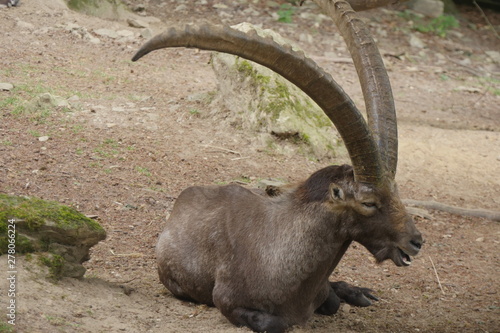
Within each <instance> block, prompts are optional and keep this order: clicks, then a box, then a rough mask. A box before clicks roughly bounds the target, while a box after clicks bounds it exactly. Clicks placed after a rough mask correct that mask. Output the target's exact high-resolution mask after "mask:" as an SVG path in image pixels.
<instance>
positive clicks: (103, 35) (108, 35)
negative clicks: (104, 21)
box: [94, 29, 120, 39]
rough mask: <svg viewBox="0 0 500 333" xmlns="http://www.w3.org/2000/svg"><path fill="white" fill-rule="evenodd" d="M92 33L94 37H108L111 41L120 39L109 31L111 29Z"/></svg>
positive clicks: (116, 34)
mask: <svg viewBox="0 0 500 333" xmlns="http://www.w3.org/2000/svg"><path fill="white" fill-rule="evenodd" d="M94 33H95V34H96V35H99V36H102V37H109V38H112V39H116V38H118V37H120V36H119V35H118V33H117V32H116V31H114V30H111V29H96V30H94Z"/></svg>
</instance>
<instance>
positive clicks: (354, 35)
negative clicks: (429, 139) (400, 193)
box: [314, 0, 398, 178]
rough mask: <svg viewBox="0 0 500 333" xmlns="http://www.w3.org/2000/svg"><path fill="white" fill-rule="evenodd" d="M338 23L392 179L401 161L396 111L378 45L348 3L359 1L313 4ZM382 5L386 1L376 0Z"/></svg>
mask: <svg viewBox="0 0 500 333" xmlns="http://www.w3.org/2000/svg"><path fill="white" fill-rule="evenodd" d="M314 2H316V4H317V5H318V6H319V7H321V8H322V9H323V10H324V11H325V12H326V13H327V14H328V15H329V16H330V17H331V18H332V19H333V21H334V22H335V24H336V25H337V27H338V28H339V30H340V33H341V34H342V37H343V38H344V40H345V42H346V44H347V47H348V48H349V52H350V53H351V56H352V58H353V61H354V65H355V67H356V71H357V72H358V76H359V80H360V82H361V89H362V90H363V96H364V99H365V104H366V112H367V116H368V124H369V127H370V129H371V130H372V133H373V136H374V139H375V142H376V143H377V146H378V148H379V151H380V154H381V159H382V161H383V163H384V164H385V166H386V168H387V170H388V171H389V174H390V175H391V177H392V178H394V177H395V174H396V167H397V161H398V134H397V122H396V111H395V108H394V99H393V96H392V90H391V84H390V82H389V77H388V75H387V71H386V69H385V66H384V62H383V61H382V57H381V56H380V53H379V51H378V48H377V45H376V44H375V41H374V40H373V38H372V37H371V35H370V32H369V30H368V28H367V27H366V25H365V24H364V22H363V21H362V20H361V19H360V18H359V17H358V15H357V14H356V12H354V10H353V9H352V8H351V6H350V5H349V3H353V4H354V3H360V1H358V0H347V1H345V0H314ZM371 2H372V3H373V4H376V5H380V3H382V2H383V1H381V0H373V1H371Z"/></svg>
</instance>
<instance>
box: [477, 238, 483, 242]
mask: <svg viewBox="0 0 500 333" xmlns="http://www.w3.org/2000/svg"><path fill="white" fill-rule="evenodd" d="M476 242H484V237H479V238H476Z"/></svg>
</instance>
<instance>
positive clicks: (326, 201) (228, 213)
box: [133, 0, 423, 332]
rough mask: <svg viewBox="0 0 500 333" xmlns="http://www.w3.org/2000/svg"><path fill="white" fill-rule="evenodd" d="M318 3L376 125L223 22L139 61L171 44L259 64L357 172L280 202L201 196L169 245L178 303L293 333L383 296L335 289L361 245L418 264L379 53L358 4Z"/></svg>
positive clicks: (340, 169) (298, 67) (168, 232)
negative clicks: (334, 276)
mask: <svg viewBox="0 0 500 333" xmlns="http://www.w3.org/2000/svg"><path fill="white" fill-rule="evenodd" d="M351 1H353V2H355V3H359V1H357V0H351ZM316 2H317V3H318V4H319V5H320V6H321V7H322V8H323V9H324V10H325V11H326V12H327V13H329V14H330V16H331V17H332V18H333V20H334V21H335V23H336V24H337V26H338V27H339V30H340V32H341V34H342V35H343V37H344V39H345V40H346V42H347V45H348V48H349V50H350V52H351V55H352V57H353V60H354V64H355V66H356V70H357V72H358V76H359V78H360V82H361V86H362V90H363V94H364V98H365V102H366V108H367V110H366V113H367V117H368V121H367V122H366V121H365V120H364V118H363V116H362V115H361V113H360V112H359V110H358V109H357V108H356V106H355V105H354V103H353V102H352V100H351V99H350V98H349V96H347V95H346V94H345V93H344V91H343V90H342V88H341V87H340V86H339V85H338V84H337V83H336V82H335V81H334V80H333V79H332V77H331V76H330V75H329V74H328V73H325V72H324V71H323V70H322V69H321V68H319V67H318V66H317V65H316V64H315V63H314V62H313V61H312V60H310V59H308V58H306V57H305V56H304V54H303V53H301V52H295V51H293V50H292V48H291V47H287V46H280V45H278V44H277V43H275V42H274V41H273V40H272V39H266V38H262V37H259V36H258V35H257V34H256V33H252V32H250V33H243V32H240V31H237V30H234V29H231V28H229V27H220V26H212V25H202V26H188V27H186V28H185V29H184V30H176V29H170V30H168V31H166V32H165V33H163V34H160V35H158V36H156V37H154V38H153V39H151V40H150V41H148V42H147V43H146V44H145V45H144V46H143V47H142V48H141V49H140V50H139V51H138V52H137V54H136V55H135V56H134V57H133V61H136V60H138V59H139V58H141V57H142V56H144V55H146V54H147V53H149V52H151V51H154V50H157V49H161V48H166V47H195V48H200V49H207V50H214V51H219V52H225V53H231V54H234V55H237V56H241V57H243V58H246V59H248V60H252V61H255V62H257V63H259V64H261V65H264V66H266V67H268V68H270V69H271V70H273V71H275V72H277V73H279V74H281V75H282V76H284V77H285V78H287V79H288V80H289V81H291V82H292V83H294V84H295V85H296V86H298V87H299V88H300V89H302V90H303V91H304V92H305V93H306V94H307V95H309V96H310V97H311V98H312V99H313V100H314V101H315V102H316V103H317V104H318V105H319V106H320V107H321V108H322V110H323V111H324V112H325V113H326V115H327V116H328V117H329V118H330V119H331V120H332V122H333V123H334V124H335V126H336V127H337V130H338V131H339V133H340V135H341V136H342V138H343V141H344V143H345V145H346V148H347V150H348V152H349V156H350V158H351V161H352V167H350V166H331V167H327V168H324V169H322V170H319V171H317V172H316V173H314V174H313V175H312V176H310V177H309V178H308V179H307V180H306V181H304V182H302V183H301V184H299V185H298V186H295V187H291V188H289V189H284V190H283V192H282V193H281V194H278V195H276V196H265V195H261V194H256V193H255V192H251V191H249V190H247V189H244V188H242V187H239V186H234V185H232V186H226V187H194V188H189V189H187V190H185V191H183V193H181V195H180V196H179V198H178V200H177V202H176V204H175V206H174V209H173V212H172V214H171V216H170V219H169V221H168V222H167V227H166V229H165V230H164V232H163V233H162V235H161V236H160V239H159V242H158V246H157V256H158V269H159V273H160V279H161V281H162V282H163V283H164V284H165V285H166V286H167V287H168V288H169V289H170V290H171V291H172V292H173V293H174V294H175V295H177V296H179V297H182V298H189V299H194V300H197V301H199V302H204V303H208V304H215V305H216V306H217V307H218V308H219V309H220V310H221V311H222V313H223V314H224V315H225V316H226V317H227V318H228V319H229V320H230V321H231V322H232V323H234V324H236V325H245V326H248V327H250V328H252V329H253V330H254V331H259V332H263V331H267V332H283V331H284V330H285V329H286V328H287V327H289V326H291V325H294V324H301V323H303V322H304V321H305V320H306V319H307V318H308V317H309V316H310V315H311V314H312V312H313V311H317V312H319V313H324V314H331V313H334V312H335V311H336V310H337V309H338V306H339V298H341V299H344V300H345V301H347V302H349V303H351V304H354V305H362V306H366V305H368V304H370V301H369V300H368V298H370V297H373V296H371V294H370V293H369V292H367V291H366V289H362V290H361V292H360V290H358V289H356V288H355V287H349V286H348V287H346V284H345V283H344V284H342V283H331V284H330V283H329V282H328V276H329V275H330V274H331V272H332V271H333V269H334V268H335V266H336V265H337V264H338V262H339V260H340V259H341V257H342V256H343V254H344V252H345V251H346V249H347V247H348V246H349V244H350V242H351V241H353V240H355V241H358V242H359V243H361V244H363V245H364V246H365V247H366V248H367V249H368V250H369V251H370V252H371V253H372V254H373V255H374V256H375V258H376V259H377V260H378V261H383V260H386V259H391V260H392V261H394V263H395V264H396V265H398V266H407V265H409V264H410V262H411V259H410V256H412V255H416V254H417V253H418V252H419V249H420V247H421V245H422V242H423V240H422V236H421V234H420V233H419V232H418V231H417V229H416V228H415V225H414V223H413V221H412V219H411V217H410V216H409V215H408V214H407V212H406V210H405V207H404V206H403V204H402V202H401V200H400V198H399V194H398V190H397V186H396V183H395V180H394V178H395V174H396V165H397V149H398V148H397V126H396V114H395V110H394V103H393V97H392V92H391V87H390V83H389V79H388V76H387V73H386V70H385V67H384V64H383V62H382V59H381V57H380V54H379V52H378V50H377V47H376V45H375V43H374V41H373V39H372V38H371V36H370V34H369V32H368V30H367V28H366V27H365V25H364V24H363V22H362V21H361V20H360V19H359V18H358V17H357V16H356V13H355V12H354V11H353V10H352V8H351V7H350V5H349V3H348V2H346V1H342V0H329V1H327V0H317V1H316ZM385 2H387V0H372V1H371V2H370V3H385ZM365 8H366V7H365ZM312 257H313V258H315V259H314V260H312V259H311V258H312ZM242 280H244V281H242ZM356 295H357V296H356ZM367 297H368V298H367Z"/></svg>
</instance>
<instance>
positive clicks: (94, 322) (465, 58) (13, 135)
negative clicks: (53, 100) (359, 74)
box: [0, 0, 500, 332]
mask: <svg viewBox="0 0 500 333" xmlns="http://www.w3.org/2000/svg"><path fill="white" fill-rule="evenodd" d="M129 3H130V4H131V5H136V4H137V3H139V2H135V1H129ZM205 3H206V4H204V5H199V4H198V3H197V2H196V3H195V2H194V1H192V2H190V3H183V5H185V6H186V7H185V9H183V8H182V7H181V8H179V7H178V6H179V4H178V3H177V2H175V1H163V2H160V1H153V0H151V1H147V2H145V4H146V14H147V15H149V16H153V15H155V16H157V17H158V18H160V19H161V20H162V23H157V24H155V25H152V28H153V30H155V31H160V30H162V29H163V28H164V27H166V26H168V25H171V24H177V23H186V22H192V21H197V20H199V19H206V20H210V21H213V22H223V23H228V24H233V23H239V22H242V21H250V22H252V23H255V24H261V25H262V26H264V27H265V28H273V29H275V30H277V31H278V32H280V33H281V34H283V35H284V36H286V37H288V38H289V39H292V40H294V41H297V42H298V44H299V45H300V46H301V47H302V48H303V49H305V50H308V54H309V55H310V56H311V57H312V58H313V59H315V60H316V61H317V62H318V63H319V64H320V65H321V66H322V67H324V68H325V69H326V70H327V71H329V72H330V73H332V75H333V76H334V77H335V78H336V79H337V80H338V82H339V83H341V84H342V86H343V87H344V89H345V90H346V91H347V92H348V93H349V94H350V95H351V96H352V98H353V99H354V101H355V102H356V103H357V104H358V105H360V106H362V105H363V101H362V96H361V93H360V88H359V86H358V82H357V79H356V75H355V72H354V68H353V67H352V65H350V64H345V63H334V62H331V61H329V59H330V58H331V57H332V55H333V56H335V57H347V56H348V54H347V52H346V49H345V47H344V46H343V42H342V41H341V39H340V37H339V36H338V35H337V33H336V29H335V27H334V26H333V25H332V23H331V22H330V21H329V20H327V19H325V20H323V21H321V22H319V23H317V21H316V20H315V19H314V17H317V14H319V12H318V10H317V9H316V8H315V7H314V6H313V5H312V4H307V3H306V6H305V7H304V8H301V9H299V11H298V14H297V15H296V16H295V18H294V22H293V24H283V23H278V22H276V20H275V18H274V17H273V14H275V13H276V11H277V9H276V8H265V7H264V4H263V2H262V4H261V3H260V2H258V3H257V4H255V5H248V4H247V3H246V2H241V3H240V2H238V3H237V4H234V3H232V2H231V3H230V2H229V1H226V2H224V1H220V2H215V1H206V2H205ZM214 4H225V5H227V8H220V6H219V8H214V7H213V5H214ZM461 12H462V14H463V20H462V22H461V28H460V29H457V30H456V31H455V32H454V33H450V34H449V35H448V37H446V38H440V37H436V36H433V35H425V34H420V33H416V32H414V31H411V30H410V29H409V24H410V23H409V22H408V21H407V20H405V19H403V18H401V17H399V16H397V15H396V14H395V12H393V11H387V10H375V11H372V12H367V13H364V14H363V16H364V17H365V18H366V19H367V21H368V22H369V25H370V27H371V28H372V30H373V32H374V35H375V37H376V39H377V40H378V42H379V45H380V49H381V50H382V53H383V54H384V60H385V61H386V63H387V67H388V69H389V75H390V78H391V81H392V85H393V91H394V96H395V101H396V105H397V109H398V115H399V130H400V139H399V140H400V157H399V168H398V176H397V178H398V182H399V186H400V191H401V194H402V197H403V198H412V199H419V200H437V201H440V202H443V203H447V204H452V205H456V206H460V207H466V208H486V209H496V210H498V207H499V206H500V196H499V193H500V178H499V176H498V175H499V174H500V149H499V147H500V107H499V105H500V96H499V94H500V81H499V72H500V69H499V64H498V63H495V62H494V61H493V60H492V58H491V57H490V56H489V55H488V53H486V51H497V52H499V51H500V47H499V43H498V39H496V37H495V36H494V34H493V32H492V31H491V28H490V27H489V26H488V25H487V24H485V23H484V21H482V19H481V16H480V15H479V14H478V13H477V12H476V11H475V10H473V9H471V8H467V7H462V8H461ZM303 13H306V14H314V15H316V16H308V15H305V14H304V15H302V14H303ZM486 14H487V15H488V16H489V18H490V20H491V21H492V23H493V24H494V25H496V26H498V25H499V24H500V15H499V14H498V13H495V12H492V11H488V10H487V11H486ZM311 17H312V18H311ZM0 22H2V28H3V29H2V30H3V32H2V34H0V45H1V48H0V82H10V83H12V84H13V85H14V86H15V88H14V89H13V90H12V91H0V115H1V121H0V191H2V192H5V193H11V194H17V195H31V196H38V197H41V198H44V199H50V200H57V201H59V202H62V203H65V204H67V205H71V206H74V207H76V208H78V209H79V210H80V211H82V212H84V213H85V214H89V215H97V216H98V217H99V221H100V222H101V224H102V225H103V226H104V228H105V229H106V230H107V233H108V237H107V239H106V240H105V241H103V242H101V243H99V244H98V245H97V246H95V248H93V250H92V256H91V260H90V261H88V262H87V263H86V264H85V265H86V267H87V274H86V276H85V278H84V279H82V280H75V279H63V280H61V281H59V282H57V283H54V282H50V281H47V280H45V279H43V278H40V272H39V270H40V268H38V267H37V265H36V264H35V263H33V261H31V262H29V261H28V262H27V261H26V260H24V259H23V258H22V257H18V262H17V265H18V271H19V273H18V281H17V288H18V305H19V307H18V312H17V322H16V323H17V325H16V327H15V329H16V330H17V332H239V331H241V332H245V331H248V330H246V329H243V328H241V329H238V328H235V327H233V326H232V325H231V324H229V323H228V321H227V320H226V319H225V318H224V317H223V316H222V315H221V314H220V313H219V312H218V311H217V309H214V308H208V307H205V306H200V305H196V304H191V303H187V302H182V301H179V300H177V299H175V298H173V297H172V296H171V294H170V293H169V292H168V291H166V290H165V289H164V288H163V287H162V286H161V285H160V283H159V281H158V279H157V275H156V265H155V260H154V254H153V250H154V246H155V244H156V239H157V236H158V233H159V232H160V231H161V230H162V225H163V223H164V221H165V216H166V214H167V213H168V212H169V210H170V209H171V208H172V204H173V202H174V201H175V198H176V196H177V195H178V194H179V193H180V191H181V190H182V189H183V188H185V187H187V186H189V185H193V184H214V183H215V184H220V183H229V182H234V181H239V182H242V181H243V180H244V181H245V182H246V181H247V180H250V181H251V182H252V183H255V182H256V181H258V180H259V179H263V178H269V177H273V178H280V179H282V180H285V181H289V182H293V181H298V180H300V179H303V178H305V177H307V176H308V175H309V174H311V173H312V172H313V171H315V170H317V169H319V168H321V167H323V166H326V165H328V164H331V163H344V162H347V161H348V160H347V159H346V157H345V156H343V155H342V154H339V156H336V157H332V158H331V159H324V160H319V161H318V160H316V159H314V158H311V156H304V155H301V154H299V153H296V152H295V151H294V150H293V149H294V148H291V149H292V152H291V153H288V154H285V153H280V152H276V151H272V150H269V149H268V148H267V147H265V146H262V145H261V144H260V143H259V142H258V141H256V140H255V139H254V137H255V134H254V133H248V132H244V131H242V130H240V129H237V128H234V127H231V125H230V124H227V123H225V122H224V121H223V118H224V117H223V112H224V110H220V112H219V114H218V116H217V117H212V116H210V114H211V111H213V109H214V108H216V107H217V106H216V105H209V104H207V103H206V102H204V101H203V100H200V99H199V98H198V97H199V96H200V94H206V93H211V92H214V91H216V90H217V82H216V80H215V77H214V74H213V73H212V70H211V67H210V65H209V59H210V53H209V52H200V51H196V50H184V49H175V50H164V51H161V52H157V53H154V54H151V55H148V57H146V58H144V59H143V60H141V61H140V62H139V63H132V62H130V58H131V56H132V55H133V54H134V52H135V50H137V49H138V47H139V46H140V45H141V44H142V43H143V42H144V41H145V39H144V38H142V37H136V36H135V37H131V38H128V37H123V38H122V37H119V38H116V39H112V38H107V37H103V36H99V35H98V34H97V33H96V32H95V30H96V29H102V28H106V29H111V30H114V31H120V30H124V29H126V30H130V31H133V32H134V33H135V34H136V35H138V34H139V32H140V29H136V28H131V27H128V26H127V24H126V22H124V21H110V20H102V19H99V18H96V17H90V16H85V15H82V14H78V13H75V12H72V11H69V10H68V9H67V8H66V7H65V6H64V5H63V4H62V3H61V2H59V1H58V0H50V1H41V0H33V1H24V2H23V5H22V6H20V7H18V8H11V9H2V10H0ZM70 24H71V25H72V26H69V25H70ZM71 27H73V28H71ZM471 27H474V29H472V28H471ZM85 31H86V32H87V33H85ZM88 34H90V36H92V37H94V38H95V37H97V38H99V39H100V43H98V44H94V43H92V42H91V41H90V40H89V39H88V38H86V37H85V36H88ZM412 34H413V35H416V36H417V37H418V38H420V39H421V40H422V41H423V42H424V43H425V45H426V47H425V48H417V47H415V46H411V45H410V42H409V40H410V36H411V35H412ZM82 36H84V37H83V38H82ZM45 92H49V93H51V94H54V95H58V96H62V97H64V98H71V97H73V96H76V97H73V98H72V100H73V102H72V103H73V104H72V107H71V108H69V109H67V108H61V107H60V108H54V107H51V108H45V109H43V110H36V111H34V112H20V109H19V108H18V106H19V105H22V103H24V102H25V101H30V100H32V99H34V98H35V97H36V96H37V95H39V94H41V93H45ZM43 136H48V137H49V140H48V141H40V139H39V138H40V137H43ZM428 214H429V217H430V219H424V218H420V217H416V223H417V226H418V228H419V229H420V230H421V231H422V232H423V233H424V234H425V238H426V244H425V247H424V249H423V251H422V253H421V255H419V256H418V257H417V258H415V260H414V262H413V265H412V266H411V267H409V268H405V269H402V268H397V267H395V266H394V265H393V264H391V263H389V262H387V263H383V264H381V265H377V264H375V263H374V261H373V259H372V258H371V256H370V255H369V254H368V252H367V251H366V250H365V249H364V248H362V247H361V246H359V245H354V246H352V248H351V249H349V251H348V253H347V254H346V256H345V257H344V258H343V260H342V262H341V264H340V265H339V267H338V268H337V269H336V270H335V272H334V274H333V276H332V279H334V280H338V279H342V280H346V281H348V282H351V283H353V284H355V285H360V286H366V287H370V288H372V289H374V290H375V292H376V294H377V295H378V296H379V297H380V301H379V302H377V303H376V304H374V305H373V306H371V307H368V308H352V307H348V306H343V307H342V308H341V310H340V311H339V313H338V314H336V315H335V316H332V317H324V316H314V317H313V318H312V319H311V320H310V321H309V322H308V324H307V326H306V327H298V328H296V329H294V332H331V331H339V332H499V331H500V320H499V318H500V317H499V315H500V310H499V309H500V303H499V302H500V290H499V283H498V272H499V267H500V260H499V255H498V244H499V241H500V225H499V224H498V223H495V222H492V221H488V220H483V219H478V218H466V217H460V216H456V215H450V214H446V213H441V212H435V211H431V212H428ZM2 265H6V264H5V261H3V260H2ZM433 265H434V267H435V268H434V267H433ZM436 274H437V276H439V279H440V282H441V284H442V289H441V288H440V287H439V285H438V281H437V277H436ZM1 281H2V282H1V284H0V295H1V298H0V299H1V308H2V309H5V306H6V304H7V303H6V302H7V301H8V299H7V297H6V288H7V286H6V279H5V278H2V279H1ZM2 320H5V316H2ZM7 327H8V326H7ZM5 330H6V329H5Z"/></svg>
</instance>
